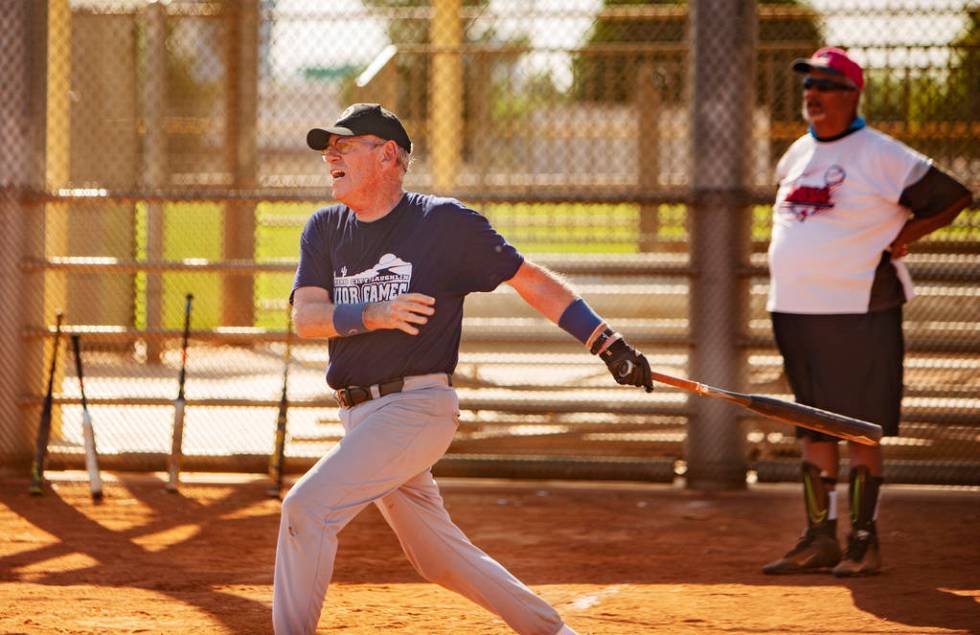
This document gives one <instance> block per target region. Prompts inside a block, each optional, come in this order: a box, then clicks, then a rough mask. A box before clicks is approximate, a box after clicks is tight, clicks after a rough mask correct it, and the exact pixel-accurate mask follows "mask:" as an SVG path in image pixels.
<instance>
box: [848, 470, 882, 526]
mask: <svg viewBox="0 0 980 635" xmlns="http://www.w3.org/2000/svg"><path fill="white" fill-rule="evenodd" d="M882 482H884V479H883V478H882V477H880V476H872V474H871V472H870V470H868V468H867V466H865V465H858V466H855V467H853V468H851V473H850V485H849V486H848V497H849V499H850V500H849V501H848V503H849V506H850V514H851V527H852V528H853V529H854V531H856V532H857V531H868V532H871V533H875V520H876V519H877V518H878V494H879V492H880V491H881V484H882Z"/></svg>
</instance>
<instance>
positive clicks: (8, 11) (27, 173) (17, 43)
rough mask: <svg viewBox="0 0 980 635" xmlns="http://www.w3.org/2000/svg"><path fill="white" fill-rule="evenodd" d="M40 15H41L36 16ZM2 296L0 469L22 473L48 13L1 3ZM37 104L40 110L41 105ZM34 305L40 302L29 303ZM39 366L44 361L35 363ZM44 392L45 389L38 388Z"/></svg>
mask: <svg viewBox="0 0 980 635" xmlns="http://www.w3.org/2000/svg"><path fill="white" fill-rule="evenodd" d="M38 9H40V10H38ZM0 14H3V15H4V19H3V21H2V23H0V24H2V25H3V28H2V29H0V87H2V88H0V293H2V294H3V297H4V298H5V302H6V306H7V309H6V310H4V311H0V349H2V350H3V352H4V354H3V357H4V363H3V365H2V366H0V466H2V468H3V470H8V469H9V470H16V471H20V470H21V469H22V468H26V466H27V465H28V464H29V463H30V456H31V438H30V436H31V435H30V434H29V432H30V426H28V425H25V421H26V416H25V413H24V411H23V410H21V407H20V406H21V400H22V398H23V395H24V393H25V392H28V391H29V390H30V388H31V387H32V386H33V385H35V384H34V382H35V381H36V380H39V378H40V377H41V374H40V369H41V364H31V361H32V356H31V355H30V354H29V352H30V348H32V347H33V348H36V349H38V351H40V348H41V347H40V346H37V345H32V344H28V343H27V342H25V340H24V338H23V323H24V321H25V320H26V321H34V320H38V321H40V320H41V313H42V309H41V305H42V302H43V301H41V300H40V299H39V298H40V296H39V294H37V293H36V292H35V293H28V292H27V286H28V285H27V284H26V282H25V280H24V273H23V272H22V271H21V269H20V264H21V259H22V258H23V257H24V255H25V252H27V251H28V250H29V249H30V248H31V241H30V240H28V236H27V234H28V225H29V224H28V216H29V213H28V209H29V207H28V205H27V204H25V202H24V199H23V194H24V192H25V190H27V189H29V188H30V187H31V186H32V185H34V186H36V185H38V181H39V180H40V177H41V173H42V170H41V161H43V158H42V157H43V154H42V152H41V146H40V144H39V143H37V141H38V135H39V133H40V130H41V129H43V125H44V122H43V116H44V107H43V100H44V95H43V94H42V93H41V92H40V88H42V87H43V84H44V83H45V82H44V79H43V72H40V73H39V72H38V71H37V67H36V64H37V63H38V62H39V61H41V60H39V59H38V58H39V57H40V56H42V55H43V51H44V48H45V41H46V37H45V31H46V26H45V24H44V20H45V15H46V11H44V10H43V8H40V6H39V5H38V4H37V3H27V2H21V1H20V0H0ZM38 102H41V104H39V103H38ZM30 298H34V299H36V300H38V301H35V302H31V301H30ZM33 357H34V358H35V359H37V360H40V357H39V355H35V356H33ZM37 385H40V382H39V381H38V382H37Z"/></svg>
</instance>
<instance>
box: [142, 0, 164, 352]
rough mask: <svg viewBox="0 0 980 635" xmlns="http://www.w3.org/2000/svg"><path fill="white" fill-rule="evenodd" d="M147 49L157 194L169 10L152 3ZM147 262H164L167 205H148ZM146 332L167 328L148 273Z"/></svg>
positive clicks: (148, 177)
mask: <svg viewBox="0 0 980 635" xmlns="http://www.w3.org/2000/svg"><path fill="white" fill-rule="evenodd" d="M140 20H142V22H143V31H144V38H145V46H144V47H143V60H142V71H143V72H142V76H143V81H142V82H140V93H141V100H140V101H141V108H142V115H143V124H144V125H143V127H144V132H143V184H144V186H145V187H146V188H147V189H149V190H151V191H152V190H157V189H160V188H162V187H164V186H165V185H166V184H167V181H168V178H167V135H166V133H165V131H164V115H165V112H166V95H167V67H166V60H167V8H166V7H165V6H164V5H163V4H162V3H160V2H152V3H150V4H149V5H147V6H146V8H145V9H143V11H142V14H141V16H140ZM145 231H146V259H147V260H148V261H150V262H159V261H161V260H163V232H164V222H163V203H162V202H160V201H148V202H147V203H146V230H145ZM146 328H147V330H149V331H154V330H158V329H161V328H163V274H161V273H157V272H154V271H150V272H147V273H146ZM161 352H162V351H161V346H160V341H159V340H156V339H152V338H149V339H147V340H146V360H147V361H148V362H150V363H153V364H156V363H158V362H159V361H160V354H161Z"/></svg>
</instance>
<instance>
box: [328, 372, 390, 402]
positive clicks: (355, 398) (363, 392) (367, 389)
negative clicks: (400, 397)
mask: <svg viewBox="0 0 980 635" xmlns="http://www.w3.org/2000/svg"><path fill="white" fill-rule="evenodd" d="M404 387H405V380H404V379H402V378H401V377H399V378H398V379H392V380H391V381H386V382H384V383H383V384H378V396H379V397H384V396H385V395H393V394H395V393H396V392H401V391H402V389H403V388H404ZM334 397H336V398H337V403H339V404H340V405H341V406H343V407H344V408H353V407H354V406H356V405H357V404H359V403H364V402H365V401H370V400H371V399H374V395H373V394H371V386H348V387H347V388H341V389H340V390H338V391H336V392H334Z"/></svg>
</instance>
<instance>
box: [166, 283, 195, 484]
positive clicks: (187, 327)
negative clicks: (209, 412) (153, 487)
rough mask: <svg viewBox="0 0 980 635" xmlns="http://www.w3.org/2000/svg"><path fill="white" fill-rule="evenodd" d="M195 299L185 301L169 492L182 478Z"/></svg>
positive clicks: (190, 296) (169, 464)
mask: <svg viewBox="0 0 980 635" xmlns="http://www.w3.org/2000/svg"><path fill="white" fill-rule="evenodd" d="M193 300H194V296H193V295H192V294H190V293H188V294H187V297H186V298H185V301H184V337H183V340H182V341H181V343H180V376H179V378H178V380H177V399H175V400H174V429H173V437H172V438H171V444H170V461H169V463H168V466H167V467H168V471H169V477H168V480H167V485H166V489H167V491H168V492H176V491H177V482H178V480H179V478H180V459H181V454H182V452H183V444H184V408H185V406H186V405H187V400H186V399H185V398H184V380H185V379H186V378H187V338H188V337H189V336H190V331H191V301H193Z"/></svg>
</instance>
